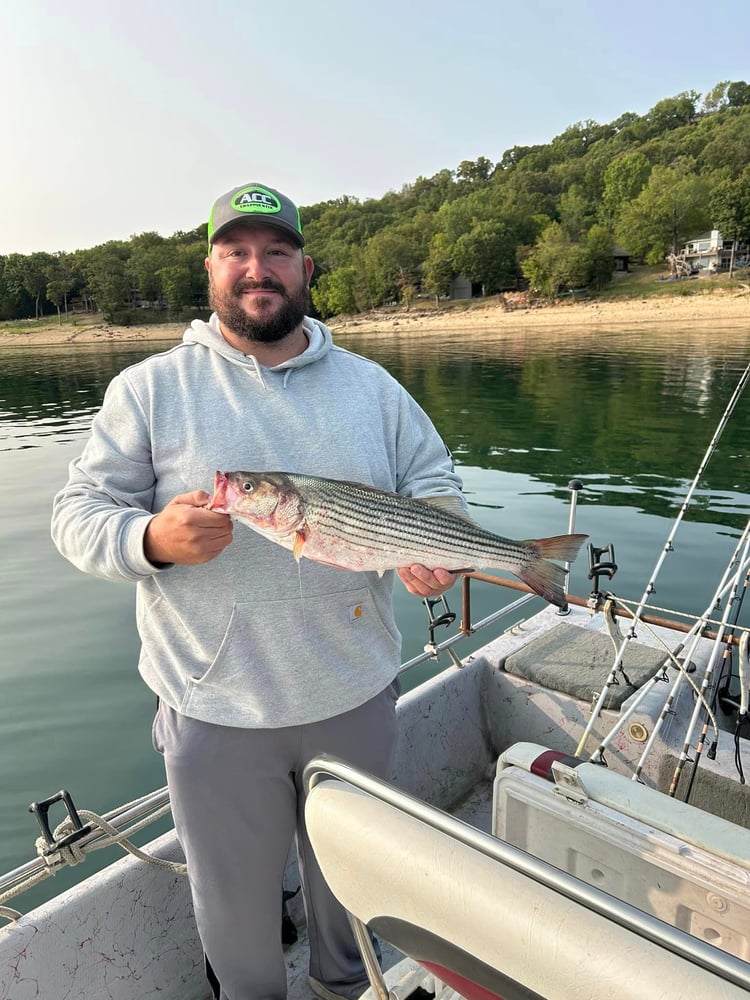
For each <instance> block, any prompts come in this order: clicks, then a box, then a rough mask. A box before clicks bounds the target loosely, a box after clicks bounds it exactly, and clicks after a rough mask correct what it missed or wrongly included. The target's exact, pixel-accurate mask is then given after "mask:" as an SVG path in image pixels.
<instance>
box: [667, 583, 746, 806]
mask: <svg viewBox="0 0 750 1000" xmlns="http://www.w3.org/2000/svg"><path fill="white" fill-rule="evenodd" d="M749 580H750V572H748V573H747V574H746V575H745V581H744V583H743V586H742V593H741V594H740V595H739V597H738V599H737V600H736V601H735V605H734V614H733V621H732V624H731V630H732V634H733V633H734V632H735V631H736V629H737V623H738V621H739V617H740V611H741V610H742V604H743V601H744V599H745V593H746V592H747V585H748V581H749ZM727 638H729V636H727ZM747 641H748V635H747V633H746V632H743V633H742V635H741V636H740V642H739V651H738V653H737V663H738V672H739V671H741V669H742V666H741V663H742V661H741V658H742V656H743V654H744V653H745V652H746V649H747ZM723 660H724V663H725V665H726V666H727V668H728V673H729V679H728V680H727V685H729V683H730V681H731V677H732V644H731V643H730V642H725V644H724V654H723ZM723 673H724V671H723V669H722V670H721V671H720V673H719V680H718V681H717V685H716V691H715V693H714V697H713V699H712V703H713V705H714V708H715V707H716V704H717V702H718V701H719V698H720V694H721V692H720V688H719V684H720V683H721V677H722V675H723ZM741 697H742V694H741V689H740V698H741ZM708 721H709V719H708V713H706V718H705V719H704V721H703V725H702V727H701V732H700V735H699V736H698V742H697V743H696V745H695V756H694V758H693V767H692V770H691V772H690V780H689V782H688V786H687V788H686V790H685V795H684V801H685V802H689V801H690V796H691V794H692V791H693V784H694V782H695V779H696V776H697V774H698V767H699V765H700V761H701V757H702V756H703V750H704V748H705V744H706V736H707V735H708ZM738 726H739V721H738ZM716 749H717V741H716V740H715V741H714V743H713V744H712V746H711V747H710V748H709V751H708V756H709V758H710V759H711V760H713V759H714V758H715V757H716ZM740 777H741V778H742V775H740ZM742 783H743V784H744V780H743V781H742ZM675 790H676V786H675Z"/></svg>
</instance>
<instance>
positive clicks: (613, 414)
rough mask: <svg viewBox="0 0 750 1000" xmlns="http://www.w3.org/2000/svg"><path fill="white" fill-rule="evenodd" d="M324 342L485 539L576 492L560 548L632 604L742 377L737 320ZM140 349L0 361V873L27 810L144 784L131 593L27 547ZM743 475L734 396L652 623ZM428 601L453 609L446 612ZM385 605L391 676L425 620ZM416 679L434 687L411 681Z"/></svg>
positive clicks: (406, 605) (551, 523)
mask: <svg viewBox="0 0 750 1000" xmlns="http://www.w3.org/2000/svg"><path fill="white" fill-rule="evenodd" d="M338 340H339V342H340V343H341V344H342V345H343V346H346V347H349V348H351V349H353V350H356V351H358V352H359V353H362V354H365V355H367V356H369V357H372V358H375V359H376V360H378V361H379V362H381V363H382V364H383V365H385V366H386V367H387V368H388V369H389V370H390V371H391V372H392V374H393V375H395V376H396V377H397V378H398V379H399V380H400V381H402V382H403V383H404V384H405V385H406V386H407V387H408V388H409V390H410V391H411V392H412V394H413V395H414V396H415V397H416V398H417V400H418V401H419V402H420V403H421V404H422V406H424V408H425V409H426V410H427V412H428V413H429V414H430V415H431V417H432V418H433V420H434V421H435V423H436V425H437V427H438V429H439V430H440V432H441V433H442V435H443V436H444V438H445V440H446V441H447V443H448V445H449V447H450V448H451V451H452V452H453V454H454V456H455V459H456V462H457V465H458V466H459V468H460V471H461V473H462V475H463V478H464V483H465V488H466V493H467V496H468V499H469V502H470V504H471V506H472V511H473V514H474V516H475V518H476V519H477V520H478V521H480V522H481V523H482V524H483V525H484V526H486V527H488V528H489V529H490V530H493V531H497V532H499V533H500V534H503V535H506V536H510V537H514V538H527V537H540V536H544V535H551V534H559V533H561V532H564V531H566V530H567V527H568V518H569V513H570V507H569V498H570V493H569V490H568V488H567V485H568V483H569V481H570V480H571V479H573V478H577V479H579V480H581V482H582V483H583V484H584V490H583V491H582V493H581V494H580V497H579V504H578V513H577V525H576V527H577V530H579V531H583V532H586V533H588V534H589V535H590V536H591V541H592V542H593V544H594V545H596V546H599V547H602V546H605V545H607V544H610V543H612V544H613V545H614V548H615V555H616V561H617V563H618V565H619V567H620V568H619V570H618V573H617V575H616V577H615V579H614V580H613V581H612V583H611V585H610V588H611V589H612V590H613V591H615V592H616V593H617V594H619V595H621V596H622V597H624V598H630V599H634V600H638V599H639V598H640V597H641V595H642V593H643V590H644V588H645V585H646V583H647V582H648V580H649V578H650V576H651V572H652V570H653V567H654V566H655V564H656V561H657V559H658V557H659V555H660V553H661V551H662V549H663V547H664V542H665V541H666V539H667V537H668V535H669V531H670V529H671V526H672V523H673V520H674V518H675V517H676V516H677V514H678V512H679V509H680V506H681V505H682V502H683V499H684V497H685V494H686V492H687V489H688V487H689V485H690V483H691V482H692V480H693V477H694V476H695V474H696V471H697V470H698V468H699V466H700V463H701V459H702V458H703V456H704V454H705V452H706V449H707V447H708V445H709V442H710V441H711V439H712V437H713V434H714V431H715V429H716V426H717V424H718V422H719V420H720V418H721V416H722V413H723V412H724V409H725V407H726V405H727V402H728V400H729V399H730V397H731V396H732V393H733V391H734V388H735V386H736V385H737V382H738V380H739V378H740V376H741V374H742V372H743V370H744V369H745V366H746V365H747V363H748V360H750V322H749V323H748V328H747V329H746V330H737V329H733V328H721V327H719V328H716V329H712V330H700V331H677V332H675V331H673V330H670V331H669V332H667V331H666V330H664V329H663V328H662V329H643V328H639V329H635V330H620V331H611V332H603V331H601V330H597V331H586V332H583V333H576V332H575V331H568V330H557V331H551V332H550V331H544V332H542V331H525V332H517V333H513V334H510V333H508V332H507V331H505V332H503V333H502V334H501V333H493V332H488V333H469V332H467V331H457V332H456V333H455V334H452V335H449V334H435V335H433V336H430V337H429V338H428V337H424V336H419V337H409V336H408V335H404V334H400V335H393V334H388V335H386V334H382V335H360V336H352V335H349V336H347V337H345V338H338ZM162 346H164V345H162ZM153 349H154V348H153V346H151V347H149V348H148V349H144V347H143V345H137V344H133V345H127V346H124V345H119V346H115V345H111V344H109V345H104V344H103V345H99V346H96V347H91V348H88V347H83V346H77V347H75V348H73V349H66V348H55V349H43V350H39V349H34V350H31V349H25V350H21V349H18V348H12V347H3V348H2V349H0V463H1V470H2V476H1V477H0V504H1V506H0V509H1V510H2V519H1V520H0V538H1V541H2V554H3V556H2V589H1V591H0V634H1V635H2V651H1V652H0V733H1V734H2V743H3V747H4V754H3V756H4V764H3V768H2V779H1V780H0V872H6V871H8V870H10V869H12V868H14V867H16V866H18V865H20V864H22V863H23V862H25V861H27V860H29V859H30V858H31V857H32V855H33V851H34V839H35V837H36V836H37V834H38V830H37V829H36V824H35V821H34V820H33V817H31V816H30V815H29V813H28V811H27V807H28V804H29V803H30V802H31V801H32V800H36V799H42V798H45V797H47V796H49V795H51V794H54V793H55V792H56V791H58V790H59V789H61V788H67V789H69V790H70V792H71V794H72V795H73V798H74V800H75V802H76V804H77V805H78V806H79V807H81V808H89V809H93V810H95V811H97V812H105V811H107V810H109V809H111V808H113V807H114V806H116V805H118V804H120V803H122V802H124V801H126V800H129V799H130V798H133V797H135V796H137V795H139V794H141V793H144V792H146V791H149V790H151V789H153V788H157V787H160V786H161V785H163V784H164V778H163V772H162V769H161V759H160V758H159V757H158V756H157V755H156V754H155V753H154V752H153V750H152V749H151V744H150V726H151V720H152V716H153V710H154V697H153V695H152V694H151V693H150V692H149V691H148V690H147V689H146V687H145V685H144V684H143V683H142V682H141V680H140V678H139V675H138V673H137V671H136V666H135V665H136V660H137V652H138V638H137V635H136V632H135V626H134V589H133V587H131V586H130V585H124V584H123V585H118V584H110V583H105V582H103V581H99V580H94V579H90V578H88V577H86V576H84V575H83V574H81V573H79V572H78V571H77V570H75V569H74V568H73V567H72V566H70V565H69V564H68V563H67V562H65V560H63V559H62V558H61V557H60V556H59V555H58V553H57V552H56V550H55V549H54V547H53V545H52V543H51V541H50V539H49V514H50V504H51V500H52V497H53V495H54V493H55V492H56V491H57V489H59V487H60V486H61V485H62V483H63V482H64V481H65V478H66V470H67V464H68V462H69V461H70V460H71V459H72V458H73V457H75V456H76V455H77V454H78V453H79V452H80V450H81V447H82V445H83V442H84V441H85V438H86V434H87V431H88V427H89V424H90V421H91V418H92V416H93V414H94V413H95V412H96V410H97V408H98V406H99V405H100V403H101V398H102V394H103V391H104V388H105V387H106V384H107V383H108V381H109V379H110V378H111V377H112V375H114V374H115V373H116V372H117V371H119V370H120V369H122V368H123V367H125V366H126V365H128V364H132V363H133V362H135V361H138V360H140V359H141V358H142V357H143V356H144V355H145V354H147V353H150V352H151V350H153ZM749 457H750V395H746V396H744V397H743V398H742V399H740V401H739V403H738V405H737V407H736V410H735V413H734V415H733V418H732V420H731V421H730V423H729V425H728V427H727V428H726V430H725V432H724V434H723V435H722V437H721V439H720V441H719V443H718V446H717V448H716V451H715V454H714V456H713V458H712V460H711V462H710V464H709V465H708V467H707V469H706V471H705V474H704V475H703V477H702V478H701V480H700V482H699V484H698V489H697V491H696V493H695V496H694V500H693V503H692V505H691V506H690V508H689V510H688V512H687V515H686V518H685V521H684V523H683V525H682V527H681V528H680V530H679V532H678V534H677V536H676V538H675V551H674V553H672V554H670V555H669V556H668V557H667V559H666V560H665V564H664V568H663V569H662V571H661V573H660V575H659V578H658V581H657V592H656V594H655V595H654V598H653V602H654V603H656V604H658V605H659V606H661V607H666V608H673V609H675V610H683V611H703V610H704V609H705V607H706V605H707V603H708V601H709V600H710V597H711V594H712V593H713V590H714V588H715V585H716V582H717V581H718V578H719V576H720V575H721V572H722V571H723V569H724V567H725V565H726V563H727V561H728V560H729V558H730V556H731V554H732V551H733V550H734V547H735V545H736V540H737V538H738V537H739V535H740V533H741V531H742V529H743V528H744V525H745V523H746V521H747V519H748V517H749V516H750V462H749V461H748V458H749ZM248 465H249V466H252V462H251V461H250V460H249V461H248ZM587 569H588V565H587V558H586V553H585V552H584V553H582V555H581V556H580V557H579V559H578V560H577V562H576V564H575V565H574V567H573V570H572V573H571V586H570V589H571V592H572V593H574V594H578V595H581V596H584V597H585V596H587V594H588V592H589V589H590V584H589V581H588V578H587ZM500 596H502V598H503V600H504V601H505V600H509V599H511V598H512V597H514V596H517V595H513V594H512V593H511V592H510V591H500V590H497V589H496V588H491V587H486V586H485V587H479V588H475V593H474V596H473V599H472V604H473V609H474V612H475V618H476V617H480V616H482V615H483V614H486V613H488V612H489V611H490V610H491V608H492V607H493V606H494V605H495V604H496V602H497V601H498V599H499V597H500ZM449 600H451V603H452V605H453V606H454V610H460V600H459V598H458V595H456V597H455V598H450V597H449ZM396 602H397V613H398V619H399V623H400V626H401V628H402V631H403V634H404V658H408V657H412V656H414V655H415V654H417V653H419V652H420V651H421V650H422V647H423V645H424V643H425V641H426V639H427V632H426V628H425V621H426V619H425V611H424V608H423V606H422V604H421V603H420V602H419V600H418V599H417V598H414V597H411V596H410V595H408V594H406V592H405V591H404V590H403V588H401V587H400V584H398V583H397V591H396ZM537 607H541V602H537V601H535V602H534V604H533V605H532V608H531V610H536V609H537ZM746 611H747V609H743V621H746V619H747V614H746ZM523 613H524V614H527V613H530V611H524V612H523ZM447 635H448V633H447V632H444V633H441V634H439V635H438V638H443V637H446V636H447ZM469 648H470V647H469V646H468V645H466V646H463V647H459V651H461V652H463V653H465V652H467V651H468V650H469ZM445 664H446V665H447V660H445ZM426 670H434V667H431V666H430V667H427V668H421V667H420V668H418V671H417V672H415V673H417V675H418V676H420V675H424V673H425V671H426ZM420 672H421V673H420ZM412 682H413V681H412ZM53 818H55V821H58V820H59V819H60V818H62V815H60V816H58V817H53ZM151 835H153V834H152V833H150V834H149V836H151ZM117 853H118V852H115V851H113V850H107V851H104V852H101V853H99V854H96V855H94V856H93V857H92V858H90V859H89V861H88V862H87V863H86V865H85V866H82V868H81V869H77V870H74V871H73V872H64V873H61V874H60V875H58V876H57V877H56V878H55V879H54V880H49V881H48V882H47V883H46V884H45V885H43V886H42V887H40V888H39V889H37V890H35V891H34V892H33V893H29V894H27V895H26V896H24V897H21V899H20V900H19V901H18V904H17V905H19V906H20V908H22V909H28V908H29V907H30V906H31V905H33V904H36V903H38V902H39V901H41V900H42V899H44V898H48V897H49V896H50V895H52V894H54V893H55V892H57V891H60V890H61V889H62V888H64V887H65V886H66V885H68V884H70V883H71V882H73V881H75V880H77V879H78V878H80V877H84V876H85V875H87V874H90V873H91V872H92V871H94V870H95V869H96V868H97V867H98V866H99V865H100V864H103V863H107V862H109V861H111V860H113V859H114V858H115V857H116V856H117ZM79 871H80V874H79Z"/></svg>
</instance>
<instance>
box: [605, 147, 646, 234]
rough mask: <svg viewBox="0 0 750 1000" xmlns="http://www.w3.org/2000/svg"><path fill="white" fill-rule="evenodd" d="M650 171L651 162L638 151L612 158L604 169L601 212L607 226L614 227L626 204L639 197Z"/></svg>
mask: <svg viewBox="0 0 750 1000" xmlns="http://www.w3.org/2000/svg"><path fill="white" fill-rule="evenodd" d="M650 173H651V164H650V163H649V162H648V160H647V159H646V157H645V156H644V155H643V153H640V152H638V151H635V152H632V153H623V154H622V156H617V157H615V158H614V159H613V160H610V162H609V164H608V165H607V167H606V169H605V171H604V191H603V193H602V200H601V207H600V212H599V214H600V218H601V221H602V222H603V223H604V225H605V226H607V227H609V228H612V227H613V226H614V225H615V223H616V221H617V219H618V217H619V215H620V213H621V211H622V209H623V208H624V207H625V205H627V204H628V202H631V201H633V200H634V199H635V198H637V197H638V195H639V194H640V193H641V191H642V190H643V188H644V187H645V186H646V184H647V182H648V178H649V174H650Z"/></svg>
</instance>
